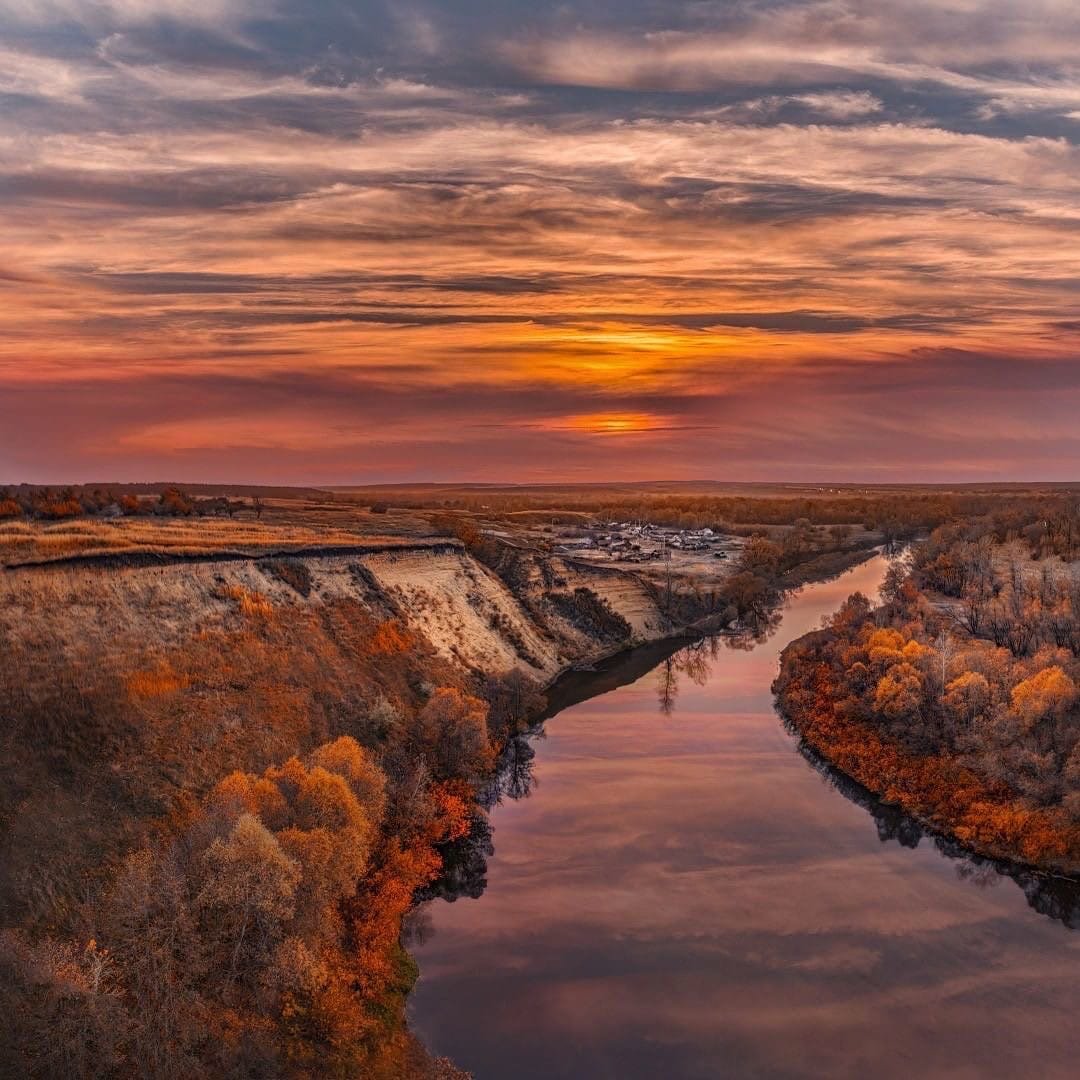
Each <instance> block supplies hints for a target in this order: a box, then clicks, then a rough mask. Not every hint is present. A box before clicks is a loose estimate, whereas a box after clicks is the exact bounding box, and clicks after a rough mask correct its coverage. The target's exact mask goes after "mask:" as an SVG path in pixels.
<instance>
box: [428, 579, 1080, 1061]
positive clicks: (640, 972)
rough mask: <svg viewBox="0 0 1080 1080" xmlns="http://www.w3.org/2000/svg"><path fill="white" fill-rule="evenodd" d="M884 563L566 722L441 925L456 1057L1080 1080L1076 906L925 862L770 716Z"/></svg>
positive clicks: (579, 708) (505, 805) (439, 987)
mask: <svg viewBox="0 0 1080 1080" xmlns="http://www.w3.org/2000/svg"><path fill="white" fill-rule="evenodd" d="M886 566H887V564H886V562H885V560H884V559H881V558H876V559H874V560H873V561H871V562H869V563H866V564H864V565H862V566H860V567H858V568H856V569H855V570H852V571H850V572H848V573H847V574H845V575H843V576H842V577H841V578H839V579H837V580H836V581H833V582H830V583H826V584H821V585H815V586H811V587H809V588H806V589H804V590H803V591H802V592H801V593H799V594H798V595H796V596H795V597H794V598H793V599H792V600H791V601H790V603H789V604H788V606H787V607H786V609H785V610H784V613H783V619H782V622H781V623H780V625H779V628H778V629H777V630H776V632H775V633H774V634H773V636H772V637H770V638H769V639H768V640H767V641H766V642H764V643H763V644H759V645H758V646H757V647H756V648H753V649H752V650H749V651H743V650H737V649H731V648H728V647H725V646H724V645H723V644H721V645H720V648H719V651H718V652H716V655H715V657H713V656H710V654H709V649H708V647H701V646H699V647H697V648H696V649H693V650H689V651H684V652H683V653H681V654H678V655H677V656H675V657H674V658H673V659H672V660H671V661H669V662H660V663H659V665H658V666H657V667H655V668H653V669H652V670H650V671H647V672H646V673H644V674H640V677H637V678H636V681H632V682H630V683H628V684H627V685H624V686H621V687H618V688H617V689H614V690H610V691H609V692H607V693H603V694H601V696H598V697H593V698H591V699H589V700H586V701H584V702H582V703H580V704H576V705H572V706H570V707H567V708H565V709H563V711H561V712H559V713H558V714H557V715H556V716H555V717H554V718H552V719H549V720H548V721H547V723H546V725H545V728H544V732H543V734H542V736H539V737H537V738H535V739H534V740H533V741H532V746H533V748H534V749H535V751H536V756H535V759H534V761H533V762H532V763H531V764H532V766H533V770H532V783H531V788H530V789H529V792H528V794H527V796H526V797H520V798H517V799H511V798H508V797H506V798H504V799H503V800H502V802H501V803H500V804H499V805H498V806H496V807H495V809H494V810H493V812H492V815H491V823H492V826H493V837H492V840H493V843H494V847H495V854H494V855H493V856H490V857H489V858H488V860H487V863H488V865H487V873H486V888H485V889H484V890H483V893H482V895H481V896H480V897H479V898H478V899H474V898H462V899H459V900H457V901H455V902H454V903H446V902H445V901H444V900H441V899H439V900H434V901H432V902H431V903H429V904H428V905H427V906H426V907H425V908H424V909H423V910H422V912H421V914H420V917H419V923H420V930H419V935H420V936H419V939H418V943H415V944H413V946H412V947H411V951H412V952H413V955H414V956H415V957H416V959H417V960H418V962H419V964H420V972H421V976H420V980H419V982H418V984H417V986H416V989H415V991H414V993H413V995H412V999H411V1005H410V1016H411V1021H412V1024H413V1027H414V1030H415V1031H416V1032H417V1033H418V1035H419V1036H420V1037H421V1038H422V1039H423V1040H424V1041H425V1043H426V1044H427V1045H428V1046H429V1047H430V1048H431V1049H432V1050H433V1051H434V1052H436V1053H438V1054H446V1055H448V1056H449V1057H451V1058H452V1059H453V1060H454V1061H455V1062H456V1063H457V1064H458V1065H460V1066H461V1067H463V1068H466V1069H469V1070H471V1071H472V1072H473V1073H474V1074H475V1076H476V1078H477V1080H494V1078H497V1080H503V1078H508V1080H532V1078H536V1080H540V1078H544V1080H553V1078H561V1077H574V1078H578V1077H581V1078H588V1080H594V1078H619V1080H624V1078H637V1077H664V1078H683V1077H686V1078H690V1077H693V1078H698V1077H774V1076H775V1077H849V1076H871V1077H875V1078H881V1077H905V1078H906V1077H928V1076H932V1077H945V1076H947V1077H956V1078H966V1077H972V1078H974V1077H979V1078H982V1077H1047V1078H1048V1077H1066V1076H1067V1077H1073V1078H1075V1077H1077V1076H1080V981H1078V976H1080V933H1076V932H1074V931H1072V930H1070V929H1069V927H1068V926H1067V925H1066V921H1067V922H1072V923H1073V924H1074V925H1076V924H1077V921H1078V916H1080V912H1078V911H1077V909H1076V908H1075V907H1073V905H1074V904H1075V903H1076V899H1075V897H1074V896H1072V895H1070V893H1069V892H1068V890H1065V891H1062V890H1061V889H1055V888H1054V887H1053V886H1049V887H1047V886H1045V885H1043V884H1041V883H1040V882H1039V880H1038V879H1025V878H1023V876H1021V877H1020V879H1019V881H1018V880H1014V879H1013V878H1012V877H1009V876H1007V875H1005V874H1004V873H1003V872H999V870H998V869H997V868H995V867H994V866H992V865H989V864H981V865H976V864H975V863H973V862H971V861H970V860H966V859H962V858H956V857H955V856H952V855H946V854H945V853H943V852H942V850H940V847H939V846H938V845H936V844H935V843H934V842H933V841H932V840H931V839H930V838H927V837H923V838H921V840H920V838H919V834H918V830H917V829H915V828H913V827H912V826H911V824H910V823H908V822H906V821H904V820H903V819H896V818H895V817H891V816H890V815H889V814H888V813H887V812H886V811H882V810H880V808H876V807H874V806H873V805H872V802H871V801H870V800H867V799H866V798H865V797H863V796H861V793H860V792H858V791H855V790H852V789H851V788H850V787H845V786H843V785H841V787H840V788H838V787H837V786H836V785H835V784H834V783H832V782H830V780H829V777H828V775H827V774H826V773H823V772H822V771H821V770H820V769H818V768H815V767H814V765H813V763H811V762H810V761H808V760H807V758H806V757H804V756H803V755H802V754H801V753H800V752H799V748H798V745H797V742H796V740H795V739H794V738H792V736H790V735H789V734H788V733H786V732H785V730H784V727H783V725H782V723H781V721H780V719H779V718H778V717H777V715H776V713H775V712H774V711H773V700H772V694H771V693H770V690H769V686H770V683H771V682H772V680H773V677H774V675H775V673H776V670H777V657H778V654H779V652H780V650H781V649H782V648H783V646H784V645H785V644H786V643H787V642H788V641H790V640H792V639H793V638H795V637H798V636H799V635H801V634H803V633H805V632H806V631H807V630H809V629H812V628H814V627H815V626H817V625H818V624H819V623H820V621H821V618H822V616H823V615H826V614H828V613H831V612H832V611H834V610H835V609H836V608H837V606H838V605H839V604H840V603H841V601H842V600H843V599H844V598H845V597H846V596H847V595H848V594H850V593H851V592H853V591H855V590H856V589H858V590H861V591H862V592H864V593H867V594H868V595H873V594H874V593H875V592H876V589H877V586H878V583H879V582H880V580H881V577H882V575H883V573H884V571H885V569H886ZM654 655H655V654H654ZM622 664H623V670H621V671H620V670H619V668H618V666H616V667H615V668H613V669H611V670H609V671H608V672H607V673H606V675H605V676H601V677H599V678H598V679H597V683H598V685H600V686H602V685H604V682H603V680H604V678H606V679H607V683H608V685H611V684H614V683H617V682H618V681H619V680H620V679H622V680H625V679H627V678H630V677H631V676H632V675H637V674H639V672H640V668H641V665H642V661H641V658H640V656H639V657H637V658H634V657H631V658H629V659H628V660H626V661H623V662H622ZM635 664H637V669H635V667H634V665H635ZM517 780H518V787H519V789H523V788H525V787H527V786H528V784H527V778H525V777H522V776H519V777H518V778H517ZM860 798H861V804H860V801H859V800H860ZM875 814H876V816H875ZM473 878H474V881H473V888H472V891H473V892H478V891H479V886H478V884H477V880H476V879H479V874H478V873H477V871H476V868H475V867H474V869H473ZM1037 908H1038V910H1036V909H1037ZM1070 909H1071V911H1070ZM1063 919H1064V920H1065V921H1063Z"/></svg>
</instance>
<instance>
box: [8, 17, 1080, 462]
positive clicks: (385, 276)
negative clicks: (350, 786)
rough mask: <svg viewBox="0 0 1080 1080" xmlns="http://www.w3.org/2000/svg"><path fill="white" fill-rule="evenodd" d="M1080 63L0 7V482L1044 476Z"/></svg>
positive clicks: (578, 25)
mask: <svg viewBox="0 0 1080 1080" xmlns="http://www.w3.org/2000/svg"><path fill="white" fill-rule="evenodd" d="M616 7H617V10H616ZM1077 55H1080V9H1077V8H1076V5H1075V4H1073V3H1070V2H1065V0H1035V2H1033V3H1030V4H1025V5H1017V4H1015V3H1012V2H1011V0H965V2H963V3H952V4H948V5H944V4H941V3H940V2H930V0H916V2H915V3H913V4H908V5H902V6H900V5H895V4H886V3H884V2H879V0H768V2H767V0H758V2H739V3H735V2H731V3H714V4H707V5H703V4H697V3H687V4H664V5H656V4H652V3H648V2H646V0H635V2H630V3H626V4H620V5H617V6H616V5H608V4H603V3H599V2H590V3H574V4H569V5H560V6H559V7H558V8H553V9H551V10H550V11H547V10H543V9H541V10H539V11H538V10H537V7H536V5H526V4H524V3H518V2H509V3H500V4H487V3H478V2H475V0H473V2H466V0H460V2H442V3H432V2H429V3H417V4H403V3H389V2H387V3H366V2H349V3H341V4H335V5H316V6H312V5H304V4H300V3H298V2H297V0H273V2H272V0H215V2H213V3H198V4H196V3H192V2H188V0H111V2H97V3H91V2H80V0H52V2H48V3H39V2H35V3H29V2H24V0H0V228H2V229H3V235H4V247H3V252H2V254H0V481H3V480H21V479H25V480H38V481H47V482H50V481H51V482H55V481H59V480H62V479H88V478H100V477H103V476H108V477H116V478H127V477H132V478H135V477H140V478H144V477H165V476H168V477H176V478H181V479H191V480H195V479H211V478H218V477H223V478H236V479H240V478H251V479H266V480H281V481H297V482H300V481H303V482H324V483H333V482H351V481H375V480H397V479H415V478H430V479H454V478H475V479H486V480H496V479H499V480H507V479H516V478H520V479H550V478H563V477H565V478H575V479H595V478H597V477H612V478H627V477H634V478H641V477H648V476H655V477H659V476H670V477H677V476H705V475H711V476H716V477H726V478H732V479H753V478H781V479H782V478H791V479H817V478H822V479H825V478H830V479H843V478H850V479H882V480H885V479H888V480H896V479H904V478H908V477H912V478H923V479H928V480H940V479H979V478H1003V479H1009V478H1025V477H1039V478H1047V479H1054V478H1073V477H1075V474H1076V466H1077V463H1078V461H1080V445H1078V440H1080V436H1078V435H1077V433H1076V426H1075V422H1074V420H1073V417H1074V415H1076V412H1077V409H1078V407H1080V364H1078V363H1077V360H1078V352H1080V350H1078V346H1080V333H1078V332H1077V328H1076V317H1075V316H1076V310H1077V299H1078V296H1080V244H1078V243H1077V233H1078V230H1080V146H1078V136H1080V120H1078V119H1077V118H1078V117H1080V64H1078V63H1077V62H1076V60H1075V57H1076V56H1077Z"/></svg>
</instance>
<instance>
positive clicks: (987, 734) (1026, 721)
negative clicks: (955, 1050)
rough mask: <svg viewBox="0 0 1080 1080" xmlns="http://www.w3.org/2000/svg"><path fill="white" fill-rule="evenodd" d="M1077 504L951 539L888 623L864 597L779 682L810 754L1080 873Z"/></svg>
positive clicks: (934, 549)
mask: <svg viewBox="0 0 1080 1080" xmlns="http://www.w3.org/2000/svg"><path fill="white" fill-rule="evenodd" d="M1078 555H1080V520H1078V517H1077V514H1076V510H1075V506H1073V505H1071V504H1064V505H1059V506H1057V507H1054V508H1051V509H1049V510H1047V509H1046V508H1042V507H1040V508H1039V512H1036V513H1032V512H1031V511H1030V509H1029V511H1028V512H1027V513H1022V512H1018V511H1017V510H1015V509H1009V510H999V511H997V512H995V513H993V514H989V515H984V516H981V517H978V518H974V519H971V520H968V521H962V522H953V523H950V524H948V525H945V526H942V527H939V528H938V529H936V530H935V531H934V533H933V534H932V535H931V537H930V539H929V540H928V541H927V542H925V543H924V544H921V545H919V546H917V547H916V549H915V550H914V552H913V557H912V559H911V561H910V563H906V562H902V563H898V564H897V565H896V566H895V567H894V568H893V569H892V570H891V571H890V573H889V576H888V580H887V581H886V584H885V587H884V589H883V601H884V602H883V603H882V605H881V606H880V607H878V608H876V609H874V608H872V607H871V605H870V604H869V602H868V601H867V599H866V598H865V597H863V596H860V595H855V596H852V597H851V598H850V599H849V600H848V601H847V603H846V604H845V605H844V607H843V608H842V609H841V610H840V611H839V612H838V613H837V614H836V615H835V616H834V617H833V618H832V619H831V621H830V622H829V625H828V626H827V627H826V628H825V629H823V630H822V631H820V632H817V633H814V634H811V635H808V636H807V637H805V638H803V639H801V640H800V641H798V642H795V643H794V644H792V645H791V646H790V647H789V648H788V649H787V650H786V651H785V654H784V656H783V661H782V670H781V673H780V676H779V678H778V679H777V682H776V684H775V687H774V689H775V690H776V692H777V695H778V698H779V702H780V706H781V708H782V710H783V712H784V713H785V715H786V716H787V717H788V718H790V720H791V721H792V722H793V723H794V725H795V726H796V727H797V729H798V730H799V731H800V732H801V733H802V735H803V736H804V737H805V738H806V739H807V740H808V742H809V743H810V744H811V745H812V746H813V747H814V748H815V749H816V750H818V751H820V752H821V753H822V754H824V756H825V757H827V758H828V759H829V760H831V761H832V762H834V763H835V764H837V765H838V766H839V767H840V768H841V769H842V770H843V771H844V772H846V773H848V774H849V775H851V776H853V777H854V778H855V779H857V780H859V781H860V782H861V783H863V784H865V785H866V786H867V787H869V788H871V789H872V790H873V791H875V792H878V793H880V794H882V795H884V797H885V798H886V800H887V801H889V802H892V803H896V804H899V805H900V806H902V807H904V808H905V809H907V810H909V811H911V812H913V813H915V814H916V815H917V816H919V817H921V818H923V819H924V820H927V821H928V822H930V823H931V824H932V825H934V826H935V827H938V828H940V829H942V830H944V831H946V832H948V833H950V834H951V835H954V836H956V837H957V838H958V839H960V840H962V841H963V842H965V843H967V844H969V845H970V846H971V847H973V848H975V849H977V850H980V851H984V852H987V853H990V854H994V855H1001V856H1007V857H1010V858H1013V859H1016V860H1019V861H1022V862H1026V863H1029V864H1033V865H1036V866H1044V867H1056V868H1060V869H1065V870H1069V871H1072V872H1075V871H1077V870H1078V869H1080V566H1078V565H1077V562H1076V560H1077V557H1078Z"/></svg>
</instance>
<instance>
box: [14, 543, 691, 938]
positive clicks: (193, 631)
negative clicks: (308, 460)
mask: <svg viewBox="0 0 1080 1080" xmlns="http://www.w3.org/2000/svg"><path fill="white" fill-rule="evenodd" d="M671 631H672V627H671V624H670V623H669V621H668V619H667V618H666V617H665V616H664V614H663V613H662V612H661V610H660V608H659V606H658V604H657V601H656V599H655V598H654V595H653V591H652V590H651V589H650V587H649V586H648V584H647V583H645V582H643V581H641V580H638V579H637V578H636V577H633V576H631V575H628V574H625V573H620V572H617V571H611V570H605V569H602V568H601V569H597V568H592V567H588V566H582V565H576V564H574V563H573V562H572V561H570V560H563V559H558V558H549V557H546V556H543V555H540V554H537V553H518V554H516V555H515V557H514V560H513V563H512V566H511V568H510V571H509V572H506V573H502V574H501V575H500V574H496V573H495V572H493V571H492V570H491V569H489V568H488V567H486V566H484V565H482V564H481V563H479V562H478V561H477V560H475V559H474V558H473V557H472V556H470V555H469V553H468V552H467V551H466V550H465V549H464V548H463V547H461V546H460V545H458V544H456V543H454V542H445V541H442V542H433V543H432V544H430V545H429V546H426V547H425V546H423V545H409V546H408V547H407V548H406V547H402V546H396V547H390V546H388V547H386V548H384V549H374V550H373V549H371V548H366V549H358V550H357V551H356V552H355V553H353V552H348V551H342V550H341V549H334V550H333V551H332V552H330V553H327V552H325V551H320V550H313V551H312V550H309V551H294V552H290V553H288V554H286V555H273V556H244V555H242V554H239V553H229V555H228V556H227V557H226V558H223V559H212V558H199V559H188V558H183V557H175V558H158V559H152V560H151V559H138V560H125V559H123V558H111V559H74V560H70V561H67V562H58V563H55V564H47V565H40V566H34V567H22V568H10V569H7V570H5V571H3V572H0V641H2V642H3V649H2V652H0V748H2V751H3V753H4V754H5V760H6V761H7V762H8V763H9V773H8V775H9V783H8V784H7V785H5V790H4V792H3V793H2V794H0V845H2V851H0V854H3V855H4V856H5V857H6V858H7V866H8V871H9V872H8V873H7V874H6V875H5V877H4V880H3V883H2V887H0V916H3V918H4V920H5V921H9V920H12V919H17V920H18V921H25V920H26V919H28V918H29V919H30V920H31V921H33V922H35V923H37V924H39V925H41V924H46V925H68V924H70V923H71V922H72V920H73V919H75V918H76V909H77V907H78V896H79V894H80V892H82V891H84V889H85V887H86V884H87V880H88V877H87V876H88V875H89V878H90V879H94V878H95V876H98V875H101V874H105V873H107V871H108V867H109V865H110V864H111V863H112V862H113V861H114V859H115V858H116V857H117V856H118V855H119V854H121V853H122V852H123V851H125V850H127V849H129V848H130V847H131V846H132V845H135V844H138V843H142V842H145V840H146V837H147V830H148V829H150V828H152V827H153V826H152V823H153V822H155V821H158V820H160V819H161V818H162V817H163V816H164V815H167V814H170V813H173V812H174V811H175V808H176V806H177V800H178V799H180V800H182V799H183V798H187V797H191V796H195V797H198V796H199V795H200V794H201V793H202V792H204V791H206V790H207V789H209V788H210V787H211V786H212V785H214V784H215V783H217V782H218V781H219V780H220V779H221V777H222V776H224V775H226V774H228V773H229V772H230V771H231V770H233V769H238V768H239V769H246V770H251V771H256V772H257V771H260V770H262V769H263V768H265V767H266V766H268V765H270V764H272V763H274V762H280V761H283V760H287V759H288V758H289V757H290V756H291V755H293V754H302V753H304V752H306V751H307V750H309V749H310V748H311V747H313V746H315V745H318V744H320V743H322V742H324V741H326V740H327V739H328V738H332V737H335V736H337V735H340V734H350V735H354V736H357V737H359V738H361V740H362V741H365V742H367V744H369V745H371V746H379V745H381V744H382V743H384V742H385V739H386V736H387V733H386V725H387V724H388V723H390V722H391V721H388V720H387V719H386V718H387V717H388V716H397V717H400V718H403V719H401V720H399V721H397V722H399V723H405V724H408V723H409V722H410V721H409V719H408V718H409V717H411V716H415V714H416V710H417V709H418V707H419V706H420V705H421V704H422V703H423V701H424V700H425V699H426V696H427V694H428V693H429V692H430V690H431V688H432V687H433V686H458V687H460V688H461V689H462V690H464V691H469V692H476V691H477V688H478V687H479V686H480V685H481V684H482V681H483V679H484V677H485V676H489V675H496V674H499V673H504V672H507V671H510V670H512V669H515V668H516V669H519V670H520V671H522V672H524V673H525V674H527V675H529V676H530V677H531V678H532V679H534V680H535V681H536V682H538V683H540V684H547V683H549V682H551V681H552V680H553V679H554V678H555V677H556V676H557V675H558V674H559V673H560V672H561V671H563V670H565V669H567V668H568V667H571V666H573V665H575V664H588V663H589V662H591V661H593V660H595V659H597V658H599V657H601V656H603V655H605V654H608V653H611V652H613V651H616V650H618V649H621V648H626V647H630V646H632V645H636V644H640V643H642V642H645V641H649V640H655V639H657V638H660V637H663V636H665V635H667V634H669V633H671Z"/></svg>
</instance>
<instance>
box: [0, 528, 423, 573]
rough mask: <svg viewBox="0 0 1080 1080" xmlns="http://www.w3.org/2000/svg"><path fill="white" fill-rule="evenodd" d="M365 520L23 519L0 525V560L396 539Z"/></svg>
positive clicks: (342, 544) (1, 563)
mask: <svg viewBox="0 0 1080 1080" xmlns="http://www.w3.org/2000/svg"><path fill="white" fill-rule="evenodd" d="M365 524H366V523H362V522H357V523H356V525H355V526H354V527H353V528H341V527H334V526H326V525H321V524H319V525H315V526H314V527H311V526H307V525H277V524H275V525H263V524H260V523H257V522H252V521H228V520H224V519H217V518H182V519H175V518H165V519H161V518H153V519H145V518H121V519H119V520H116V521H89V520H85V519H84V520H79V521H64V522H58V523H56V524H53V525H46V524H40V523H34V524H30V523H27V522H24V521H19V522H9V523H6V524H3V525H0V566H4V565H7V566H10V565H14V564H17V563H23V562H38V561H45V560H54V559H64V558H69V557H70V556H73V555H104V554H136V553H141V552H153V553H156V554H176V555H203V554H207V553H211V552H215V551H223V550H225V551H243V552H247V553H250V554H259V553H262V552H266V551H282V550H290V549H301V548H305V547H314V546H326V545H331V546H335V547H338V546H340V547H348V546H351V545H361V544H371V543H388V544H391V545H392V544H393V543H394V542H395V541H397V542H400V541H401V540H402V539H403V538H402V537H400V536H397V537H388V536H386V535H385V534H376V533H374V532H372V531H371V530H370V527H368V528H364V527H363V526H364V525H365Z"/></svg>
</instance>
